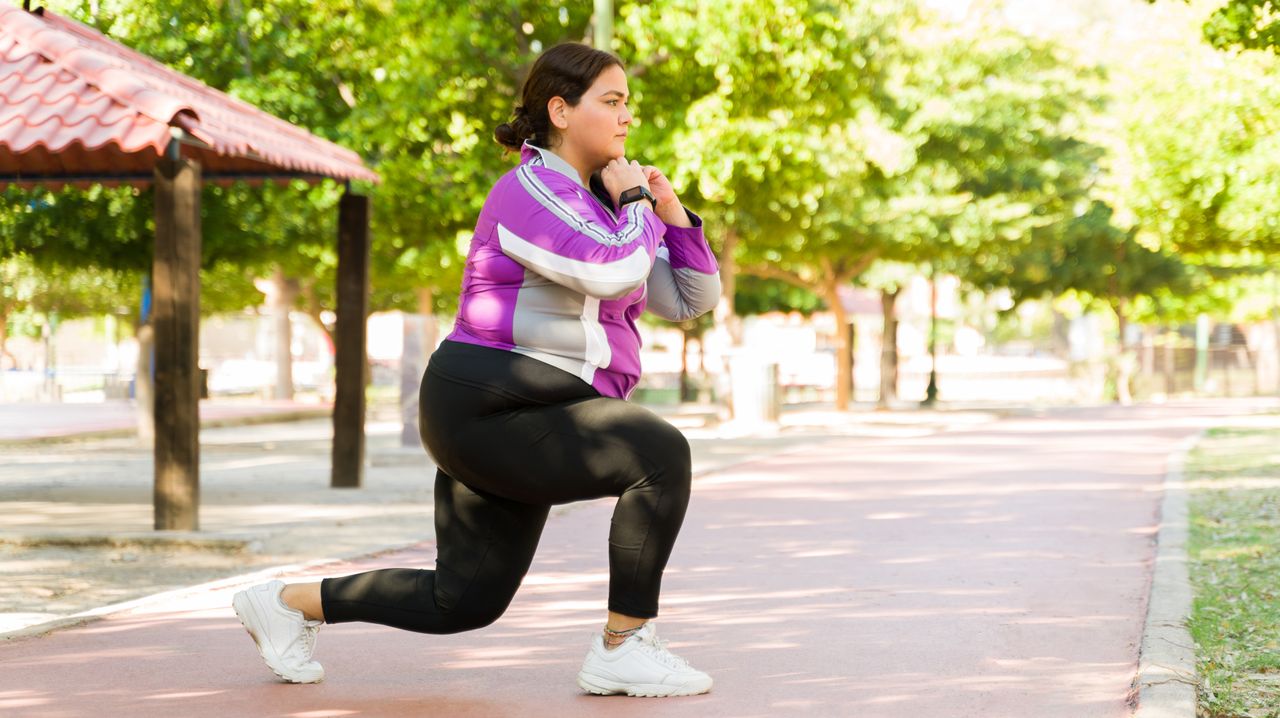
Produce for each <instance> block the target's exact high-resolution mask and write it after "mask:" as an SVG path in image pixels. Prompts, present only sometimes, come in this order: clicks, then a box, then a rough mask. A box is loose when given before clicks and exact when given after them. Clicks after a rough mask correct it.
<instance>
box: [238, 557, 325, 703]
mask: <svg viewBox="0 0 1280 718" xmlns="http://www.w3.org/2000/svg"><path fill="white" fill-rule="evenodd" d="M282 590H284V582H283V581H270V582H268V583H262V584H258V585H257V586H254V587H252V588H247V589H245V590H243V591H240V592H239V593H237V594H236V595H235V596H234V597H233V598H232V599H231V605H232V607H234V608H235V610H236V615H237V616H239V617H240V623H241V624H243V625H244V630H246V631H248V632H249V636H250V637H252V638H253V642H254V643H256V644H258V653H259V654H260V655H261V656H262V660H264V661H266V662H267V667H268V668H270V669H271V670H272V671H273V672H275V674H276V675H277V676H280V677H281V678H283V679H284V680H286V681H289V682H290V683H319V682H320V681H322V680H324V668H322V667H321V666H320V664H319V663H316V662H315V661H313V660H311V654H312V653H314V652H315V650H316V634H317V633H318V632H319V631H320V626H321V625H323V623H324V622H323V621H308V620H306V617H305V616H303V615H302V611H299V610H297V609H294V608H289V607H288V606H286V605H285V604H284V601H283V600H281V598H280V592H281V591H282Z"/></svg>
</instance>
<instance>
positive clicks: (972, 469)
mask: <svg viewBox="0 0 1280 718" xmlns="http://www.w3.org/2000/svg"><path fill="white" fill-rule="evenodd" d="M1242 408H1244V407H1242V405H1239V404H1226V403H1203V404H1185V405H1178V406H1170V407H1143V408H1134V409H1127V410H1124V409H1107V410H1070V411H1057V412H1052V413H1047V414H1044V415H1042V416H1039V417H1031V418H1020V419H1009V420H1005V421H1002V422H997V423H989V424H985V425H981V426H975V427H972V428H962V429H955V430H951V431H946V432H942V433H938V434H934V435H930V436H922V437H898V438H883V437H881V438H873V437H843V438H838V439H835V440H831V441H827V442H825V443H822V444H819V445H809V446H806V447H805V448H803V449H802V450H799V451H793V452H792V453H788V454H781V455H776V456H772V457H769V458H765V459H761V460H757V461H753V462H750V463H748V464H742V465H738V466H734V467H730V468H727V469H724V470H722V471H719V472H714V473H711V474H709V475H705V476H703V477H702V478H700V479H699V480H698V481H696V483H695V489H694V499H693V503H692V505H691V508H690V511H689V514H688V519H687V522H686V525H685V529H684V532H683V534H682V536H681V541H680V543H679V544H678V546H677V549H676V552H675V555H674V556H673V557H672V561H671V566H670V569H669V571H668V574H667V577H666V579H665V582H664V597H663V598H664V601H663V605H664V615H663V618H662V620H661V621H660V622H659V625H660V626H661V632H662V633H663V634H664V635H665V636H666V637H667V638H669V639H671V640H672V645H673V647H674V648H675V649H676V650H677V651H678V652H679V653H681V654H683V655H685V656H686V657H688V658H690V659H691V660H692V661H693V662H694V663H695V665H697V666H699V667H701V668H703V669H704V670H707V671H708V672H710V673H711V674H712V675H713V676H714V677H715V678H716V681H717V683H716V688H715V690H714V692H713V693H712V694H710V695H708V696H703V697H697V698H689V699H673V700H657V699H652V700H636V699H625V698H600V697H594V696H587V695H584V694H582V693H581V692H580V691H579V690H578V689H577V688H576V686H575V685H574V682H573V676H574V673H575V672H576V669H577V666H578V663H579V661H580V660H581V658H582V654H583V652H584V648H585V641H586V637H587V636H588V635H589V634H590V633H591V632H592V631H594V630H595V629H596V628H597V627H598V625H599V624H600V622H601V618H602V613H603V609H604V594H605V587H606V584H607V575H606V563H605V561H606V555H605V551H604V545H605V536H606V534H607V531H608V523H609V513H610V506H609V504H608V503H607V502H593V503H589V504H581V505H578V506H576V507H574V508H573V509H571V510H569V511H566V512H564V513H562V514H561V515H559V516H558V517H557V518H555V519H554V520H553V521H552V522H550V524H549V525H548V528H547V531H546V534H545V535H544V539H543V542H542V546H541V549H540V552H539V554H538V557H537V559H536V560H535V562H534V565H533V568H532V572H531V574H530V576H529V578H528V579H527V581H526V584H525V587H524V588H523V589H522V591H521V593H520V594H519V595H518V596H517V598H516V601H515V602H514V604H513V605H512V608H511V610H510V611H509V612H508V614H507V615H506V616H504V617H503V618H502V619H501V620H500V621H499V622H498V623H496V624H494V625H493V626H491V627H489V628H487V629H483V630H481V631H479V632H475V633H471V634H464V635H459V636H425V635H418V634H411V633H404V632H398V631H394V630H391V629H387V628H383V627H379V626H372V625H341V626H329V627H326V629H325V630H324V631H323V635H322V636H321V638H320V642H319V643H320V646H319V651H318V653H317V658H318V659H320V660H321V661H322V662H323V663H324V665H325V668H326V670H327V672H328V679H327V680H326V682H325V683H322V684H319V685H314V686H293V685H284V684H278V683H275V682H274V681H273V680H272V677H271V676H270V674H269V673H268V672H267V669H266V668H265V667H263V666H262V665H261V664H260V661H259V660H258V658H257V655H256V654H255V652H254V650H253V647H252V644H251V642H250V641H249V639H248V637H247V636H245V635H244V632H243V630H242V629H241V628H240V626H239V625H238V623H237V622H236V621H235V619H234V617H233V615H232V614H231V612H230V610H229V608H228V604H229V599H230V592H231V589H223V590H219V591H204V592H200V593H198V594H195V595H191V596H188V597H185V598H182V599H175V600H171V601H168V602H165V603H162V604H159V605H152V606H150V607H148V608H146V609H143V610H139V611H136V612H133V613H130V614H126V615H119V616H116V617H113V618H110V619H107V620H104V621H101V622H98V623H94V624H91V625H89V626H85V627H82V628H78V629H72V630H66V631H61V632H57V633H54V634H51V635H49V636H46V637H44V638H39V639H25V640H19V641H15V642H13V643H11V644H9V645H3V646H0V713H3V714H4V715H7V716H24V717H25V716H32V717H35V716H40V717H50V718H51V717H53V716H104V715H111V716H114V715H130V716H149V715H156V716H160V715H164V716H169V715H183V716H205V715H208V716H214V715H216V716H226V715H235V716H308V717H317V718H318V717H320V716H392V715H440V716H543V715H545V716H560V717H563V716H578V715H602V714H607V715H610V716H633V715H634V716H639V715H645V716H654V715H657V716H667V715H689V716H695V715H696V716H775V715H815V716H859V717H863V718H875V717H879V716H885V717H890V716H892V717H899V716H901V717H904V718H905V717H910V718H917V717H919V716H947V717H952V716H984V717H987V716H1037V718H1050V717H1054V716H1062V717H1063V718H1088V717H1091V716H1106V717H1112V716H1115V717H1119V716H1127V715H1129V712H1130V706H1129V705H1128V703H1127V694H1128V692H1129V688H1130V683H1131V681H1132V679H1133V675H1134V672H1135V669H1136V665H1137V646H1138V641H1139V638H1140V635H1141V631H1142V621H1143V616H1144V615H1145V610H1146V594H1147V590H1148V586H1149V582H1150V576H1151V559H1152V556H1153V555H1154V552H1153V546H1152V543H1151V541H1152V536H1153V535H1154V532H1155V529H1156V526H1157V516H1156V513H1157V510H1158V506H1159V500H1160V488H1161V478H1162V475H1163V470H1164V466H1165V461H1166V457H1167V456H1168V454H1169V452H1171V451H1173V450H1174V449H1175V448H1176V447H1177V445H1178V444H1179V443H1180V442H1182V441H1184V440H1185V439H1186V438H1187V437H1189V436H1192V435H1194V434H1195V433H1196V432H1198V431H1199V430H1201V429H1202V428H1203V427H1205V426H1207V425H1210V424H1212V423H1216V422H1217V421H1218V420H1219V419H1218V417H1222V416H1226V415H1229V414H1234V413H1238V412H1239V411H1241V410H1242ZM1248 408H1249V409H1256V408H1258V405H1257V404H1256V403H1255V404H1251V405H1249V407H1248ZM1270 408H1272V409H1273V410H1274V408H1275V406H1274V403H1273V404H1272V405H1271V407H1270ZM433 556H434V550H433V548H432V547H431V546H430V545H429V544H421V545H418V546H415V547H412V548H409V549H405V550H401V551H397V552H394V553H389V554H384V555H381V556H376V557H372V558H368V559H363V560H360V561H356V562H350V563H346V564H342V565H337V566H330V567H327V568H325V569H324V570H322V571H317V572H315V573H316V575H328V574H335V573H344V572H348V571H355V570H363V569H367V568H373V567H379V566H389V565H407V566H428V567H429V566H430V565H431V562H432V559H433ZM295 578H297V576H295Z"/></svg>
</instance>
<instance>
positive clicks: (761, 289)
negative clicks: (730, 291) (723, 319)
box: [733, 276, 826, 316]
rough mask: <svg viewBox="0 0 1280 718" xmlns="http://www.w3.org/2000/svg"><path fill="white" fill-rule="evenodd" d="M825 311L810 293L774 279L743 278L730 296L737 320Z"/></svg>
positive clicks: (817, 298)
mask: <svg viewBox="0 0 1280 718" xmlns="http://www.w3.org/2000/svg"><path fill="white" fill-rule="evenodd" d="M825 308H826V304H825V303H824V302H823V301H822V298H821V297H819V296H818V295H816V294H814V293H813V292H811V291H809V290H807V289H804V288H802V287H797V286H794V285H792V284H788V283H786V282H781V281H778V280H776V279H761V278H760V277H750V276H747V277H743V278H742V279H741V280H740V281H739V283H738V287H737V291H736V292H734V296H733V311H734V313H735V314H737V315H738V316H748V315H752V314H765V313H767V312H799V313H801V314H803V315H804V316H809V315H810V314H813V313H814V312H816V311H820V310H822V309H825Z"/></svg>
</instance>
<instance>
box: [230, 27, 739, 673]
mask: <svg viewBox="0 0 1280 718" xmlns="http://www.w3.org/2000/svg"><path fill="white" fill-rule="evenodd" d="M627 97H628V90H627V78H626V74H625V72H624V70H623V67H622V63H621V61H619V60H618V58H616V57H615V56H613V55H611V54H609V53H605V52H600V51H598V50H594V49H592V48H590V47H588V46H585V45H580V44H576V43H567V44H562V45H557V46H556V47H553V48H551V49H550V50H547V51H546V52H545V53H543V54H542V55H541V56H540V57H539V58H538V60H537V62H536V63H535V64H534V66H533V69H532V70H531V72H530V75H529V77H528V79H527V80H526V81H525V84H524V88H523V90H522V97H521V105H520V106H518V107H517V108H516V111H515V119H514V121H512V122H511V123H509V124H503V125H501V126H499V127H498V128H497V130H496V132H495V136H496V139H497V141H498V142H499V143H501V144H502V145H504V146H505V147H507V148H508V150H516V151H519V152H520V164H519V166H517V167H516V168H515V169H513V170H512V171H510V172H508V173H507V174H505V175H504V176H503V177H502V178H501V179H500V180H498V182H497V184H496V185H494V187H493V190H492V191H491V192H490V193H489V196H488V199H487V200H486V202H485V205H484V208H483V210H482V211H481V213H480V217H479V221H478V222H477V224H476V231H475V235H474V237H473V239H472V242H471V248H470V251H469V254H468V257H467V265H466V271H465V274H464V277H463V282H462V296H461V301H460V306H459V309H458V317H457V324H456V328H455V330H454V331H453V333H452V334H450V335H449V337H448V338H447V339H446V340H445V341H444V342H443V343H442V345H441V346H440V348H439V349H438V350H437V351H436V352H435V353H434V354H433V355H432V357H431V361H430V363H429V365H428V368H427V371H426V374H425V375H424V377H423V380H422V397H421V421H420V430H421V433H422V439H423V444H424V445H425V446H426V448H427V451H428V452H429V453H430V454H431V455H432V457H433V459H434V460H435V462H436V464H437V466H438V467H439V471H438V472H437V474H436V485H435V513H436V540H437V544H438V549H437V551H438V557H437V560H436V570H435V571H426V570H416V569H403V568H397V569H383V570H378V571H370V572H367V573H361V574H356V575H352V576H345V577H342V578H328V579H325V580H323V581H321V582H319V583H308V584H292V585H288V586H286V585H285V584H283V583H282V582H280V581H272V582H270V583H267V584H263V585H260V586H255V587H253V588H250V589H248V590H246V591H242V592H240V593H238V594H236V596H235V598H234V600H233V603H234V606H235V609H236V613H237V614H238V615H239V616H240V619H241V622H242V623H244V625H245V628H246V629H247V630H248V631H249V634H250V635H251V636H252V637H253V639H254V641H255V642H256V643H257V644H258V648H259V652H260V653H261V654H262V657H263V659H264V660H265V661H266V662H267V665H268V666H270V667H271V669H272V670H273V671H275V672H276V674H277V675H279V676H280V677H281V678H283V679H285V680H287V681H291V682H299V683H310V682H316V681H319V680H321V679H322V678H323V677H324V670H323V669H322V668H321V667H320V664H318V663H316V662H315V661H314V660H312V658H311V656H312V653H313V651H314V646H315V635H316V632H317V631H318V630H319V628H320V626H321V625H322V624H323V623H342V622H348V621H365V622H371V623H380V624H383V625H387V626H393V627H396V628H402V629H406V630H410V631H419V632H422V633H456V632H459V631H467V630H472V629H476V628H480V627H482V626H487V625H489V624H490V623H492V622H493V621H495V620H497V619H498V617H499V616H501V615H502V613H503V612H504V611H505V610H506V608H507V605H508V604H509V603H510V601H511V598H512V596H514V594H515V592H516V589H517V588H518V587H519V585H520V582H521V580H522V579H523V577H524V575H525V572H526V571H527V570H528V568H529V563H530V561H532V559H533V554H534V550H535V548H536V547H537V543H538V538H539V536H540V535H541V533H542V528H543V524H544V523H545V522H546V519H547V514H548V511H549V510H550V507H551V506H552V505H554V504H561V503H567V502H571V501H581V500H584V499H595V498H600V497H603V496H616V497H618V502H617V506H616V508H615V510H614V514H613V521H612V527H611V530H610V534H609V574H610V575H609V603H608V616H607V619H606V622H605V626H604V630H603V631H602V632H601V634H600V635H598V636H595V637H593V640H592V642H591V646H590V649H589V650H588V652H587V657H586V659H585V660H584V661H583V666H582V670H581V672H580V673H579V674H578V684H579V685H580V686H581V687H582V688H583V689H584V690H586V691H589V692H591V693H598V694H606V695H607V694H622V693H625V694H628V695H644V696H678V695H694V694H698V693H705V692H707V691H708V690H710V689H711V678H710V677H709V676H708V675H707V674H705V673H702V672H701V671H697V670H695V669H693V668H692V667H690V666H689V665H688V663H686V662H685V661H684V660H683V659H680V658H678V657H676V656H675V655H673V654H671V652H670V651H668V650H667V649H666V648H665V646H664V644H663V643H662V642H660V641H658V639H657V636H656V634H655V631H654V627H653V624H652V623H650V622H649V621H650V619H652V618H654V617H656V616H657V615H658V593H659V587H660V584H661V580H662V572H663V569H664V568H665V567H666V564H667V559H668V557H669V556H670V554H671V549H672V546H673V544H674V542H675V539H676V534H677V533H678V532H679V530H680V525H681V523H682V521H683V520H684V514H685V507H686V505H687V504H688V499H689V487H690V458H689V445H688V442H687V441H686V440H685V438H684V436H683V435H681V433H680V432H679V430H677V429H675V428H674V427H672V426H671V425H670V424H668V423H666V422H665V421H663V420H662V419H660V418H658V417H657V416H655V415H654V414H653V413H651V412H649V411H647V410H645V409H642V408H640V407H637V406H634V405H632V404H629V403H628V402H627V401H626V398H627V397H628V396H629V395H630V393H631V391H632V390H633V389H634V388H635V386H636V383H637V381H638V380H639V375H640V355H639V349H640V339H639V334H638V332H637V331H636V324H635V322H636V319H637V318H638V317H639V315H640V314H641V312H643V311H644V310H645V309H646V308H648V309H649V310H650V311H652V312H654V313H655V314H657V315H658V316H661V317H664V318H666V319H671V320H675V321H682V320H685V319H689V318H692V317H696V316H698V315H700V314H703V313H705V312H706V311H708V310H709V309H711V307H712V306H714V304H715V302H716V299H717V297H718V296H719V293H720V280H719V275H718V268H717V265H716V261H715V257H714V256H713V255H712V254H711V251H710V249H709V248H708V247H707V244H706V241H705V240H704V238H703V234H702V226H701V225H702V221H701V220H700V219H699V218H698V217H697V216H696V215H694V214H692V213H691V212H688V211H687V210H685V209H684V208H683V207H682V206H681V204H680V201H679V199H678V198H677V197H676V194H675V192H674V190H673V189H672V187H671V183H670V182H669V181H668V180H667V178H666V177H664V176H663V174H662V173H661V172H660V171H658V170H657V169H656V168H653V167H645V166H641V165H640V164H639V163H638V162H635V161H627V159H626V158H625V156H624V155H625V144H626V139H627V132H628V129H629V128H630V125H631V122H632V115H631V113H630V111H629V110H628V109H627Z"/></svg>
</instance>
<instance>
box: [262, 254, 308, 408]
mask: <svg viewBox="0 0 1280 718" xmlns="http://www.w3.org/2000/svg"><path fill="white" fill-rule="evenodd" d="M254 286H256V287H257V288H258V291H259V292H262V293H263V294H264V295H266V304H267V313H268V315H270V317H271V323H272V329H271V333H272V336H273V337H274V339H275V351H274V352H273V353H274V354H275V360H276V381H275V387H274V389H273V391H272V396H273V397H274V398H276V399H279V400H284V401H288V400H290V399H293V324H292V323H291V322H290V320H289V312H290V311H291V310H292V309H293V304H294V302H295V301H296V300H297V298H298V282H297V281H295V280H291V279H289V278H288V277H286V276H285V274H284V269H282V268H281V267H279V266H277V267H276V268H275V271H274V272H273V273H272V275H271V278H270V279H259V280H255V281H254Z"/></svg>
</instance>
